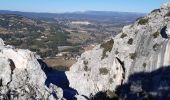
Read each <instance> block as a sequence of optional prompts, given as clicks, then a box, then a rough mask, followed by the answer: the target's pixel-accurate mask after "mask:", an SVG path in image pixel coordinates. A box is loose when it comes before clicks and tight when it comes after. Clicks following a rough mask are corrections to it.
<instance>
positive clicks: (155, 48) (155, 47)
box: [153, 43, 159, 51]
mask: <svg viewBox="0 0 170 100" xmlns="http://www.w3.org/2000/svg"><path fill="white" fill-rule="evenodd" d="M158 47H159V44H157V43H156V44H154V45H153V50H154V51H156V50H158Z"/></svg>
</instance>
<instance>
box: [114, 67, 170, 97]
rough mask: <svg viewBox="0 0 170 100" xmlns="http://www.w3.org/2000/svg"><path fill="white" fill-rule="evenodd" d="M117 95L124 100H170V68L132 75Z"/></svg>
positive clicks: (118, 90) (119, 88) (118, 89)
mask: <svg viewBox="0 0 170 100" xmlns="http://www.w3.org/2000/svg"><path fill="white" fill-rule="evenodd" d="M117 94H119V97H121V98H122V99H123V100H170V66H166V67H162V68H160V69H158V70H156V71H153V72H150V73H149V72H148V73H145V72H140V73H136V74H133V75H131V76H130V77H129V79H128V82H127V83H125V84H124V85H122V86H119V87H118V88H117Z"/></svg>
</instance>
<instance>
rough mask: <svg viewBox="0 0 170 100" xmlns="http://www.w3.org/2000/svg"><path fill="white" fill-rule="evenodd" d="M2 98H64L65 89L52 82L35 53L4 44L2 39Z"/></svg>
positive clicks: (0, 95) (52, 99) (0, 58)
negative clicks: (50, 82) (47, 80)
mask: <svg viewBox="0 0 170 100" xmlns="http://www.w3.org/2000/svg"><path fill="white" fill-rule="evenodd" d="M0 67H1V68H0V99H1V100H26V99H34V100H35V99H37V100H40V99H41V100H47V99H50V100H55V99H61V98H63V90H62V89H61V88H58V87H57V86H55V85H53V84H50V85H49V86H48V87H47V86H46V85H45V81H46V79H47V77H46V75H45V73H44V72H43V70H42V69H41V66H40V64H39V62H38V61H37V58H36V56H35V54H34V53H32V52H31V51H29V50H22V49H16V48H14V47H12V46H6V45H4V42H3V40H2V39H0Z"/></svg>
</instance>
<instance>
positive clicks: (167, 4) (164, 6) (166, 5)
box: [161, 3, 170, 9]
mask: <svg viewBox="0 0 170 100" xmlns="http://www.w3.org/2000/svg"><path fill="white" fill-rule="evenodd" d="M161 8H163V9H169V8H170V3H163V4H162V5H161Z"/></svg>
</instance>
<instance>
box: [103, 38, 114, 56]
mask: <svg viewBox="0 0 170 100" xmlns="http://www.w3.org/2000/svg"><path fill="white" fill-rule="evenodd" d="M113 45H114V40H113V39H111V40H109V41H107V42H106V43H103V44H101V46H100V48H103V54H102V58H101V59H104V58H105V57H107V55H106V53H107V52H111V50H112V48H113Z"/></svg>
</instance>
